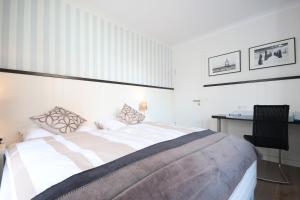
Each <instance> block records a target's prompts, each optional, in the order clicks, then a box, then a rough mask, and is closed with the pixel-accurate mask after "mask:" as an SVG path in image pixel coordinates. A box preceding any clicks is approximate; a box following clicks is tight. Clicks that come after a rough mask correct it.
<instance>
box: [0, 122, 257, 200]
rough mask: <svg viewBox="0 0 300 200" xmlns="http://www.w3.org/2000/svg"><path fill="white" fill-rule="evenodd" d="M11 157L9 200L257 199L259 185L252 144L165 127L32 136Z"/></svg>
mask: <svg viewBox="0 0 300 200" xmlns="http://www.w3.org/2000/svg"><path fill="white" fill-rule="evenodd" d="M188 145H189V146H188ZM193 148H194V149H193ZM157 149H161V150H160V151H157ZM5 156H6V163H5V167H4V172H3V178H2V183H1V189H0V199H5V200H9V199H13V200H15V199H16V200H23V199H24V200H26V199H32V198H33V199H82V198H83V197H84V198H85V199H129V198H128V197H130V199H231V200H236V199H253V194H254V188H255V185H256V152H255V149H254V148H253V146H252V145H250V144H249V143H247V142H245V141H243V140H240V139H237V138H235V137H233V136H228V135H226V134H223V133H214V132H213V131H210V130H205V129H199V128H185V127H176V126H172V125H166V124H160V123H140V124H137V125H130V126H126V127H121V128H118V129H116V130H97V129H89V130H85V131H78V132H75V133H72V134H67V135H53V136H46V137H43V138H35V139H30V140H27V141H25V142H22V143H18V144H15V145H12V146H11V147H10V148H8V149H7V150H6V152H5ZM162 158H163V159H162ZM172 159H173V160H172ZM195 159H196V161H197V163H196V164H194V165H191V164H190V163H195ZM162 160H163V162H161V161H162ZM168 160H169V161H168ZM116 166H117V167H116ZM141 166H142V167H141ZM154 168H155V173H154V172H153V171H151V170H153V169H154ZM104 172H105V173H104ZM141 174H144V175H143V176H141ZM162 177H164V178H162ZM137 180H138V181H137ZM95 184H96V185H95ZM95 188H97V189H96V190H95ZM181 195H182V196H181Z"/></svg>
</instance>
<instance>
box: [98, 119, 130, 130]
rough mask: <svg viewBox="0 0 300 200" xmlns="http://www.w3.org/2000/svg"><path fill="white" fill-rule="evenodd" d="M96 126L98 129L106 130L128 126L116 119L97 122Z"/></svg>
mask: <svg viewBox="0 0 300 200" xmlns="http://www.w3.org/2000/svg"><path fill="white" fill-rule="evenodd" d="M95 125H96V127H97V128H98V129H105V130H111V131H113V130H117V129H120V128H123V127H125V126H127V125H126V124H124V123H122V122H120V121H118V120H116V119H101V120H99V121H96V122H95Z"/></svg>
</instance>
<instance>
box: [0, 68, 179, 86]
mask: <svg viewBox="0 0 300 200" xmlns="http://www.w3.org/2000/svg"><path fill="white" fill-rule="evenodd" d="M0 72H5V73H13V74H25V75H32V76H43V77H52V78H62V79H72V80H80V81H91V82H99V83H110V84H119V85H130V86H138V87H148V88H157V89H164V90H174V88H169V87H160V86H153V85H143V84H136V83H126V82H118V81H108V80H99V79H92V78H82V77H75V76H64V75H56V74H48V73H40V72H30V71H22V70H14V69H4V68H0Z"/></svg>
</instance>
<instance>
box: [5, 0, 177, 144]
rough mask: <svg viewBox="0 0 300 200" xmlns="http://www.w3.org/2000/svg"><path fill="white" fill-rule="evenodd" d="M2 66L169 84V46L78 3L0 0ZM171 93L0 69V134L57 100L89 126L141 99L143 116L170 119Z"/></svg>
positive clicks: (12, 134)
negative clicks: (14, 72) (144, 109)
mask: <svg viewBox="0 0 300 200" xmlns="http://www.w3.org/2000/svg"><path fill="white" fill-rule="evenodd" d="M0 68H5V69H12V70H22V71H33V72H41V73H50V74H58V75H67V76H75V77H84V78H93V79H101V80H110V81H118V82H127V83H136V84H143V85H152V86H160V87H173V80H172V50H171V49H170V48H169V47H168V46H167V45H165V44H163V43H161V42H158V41H156V40H154V39H151V38H150V37H148V36H145V35H142V34H139V33H137V32H135V31H132V30H129V28H127V27H124V26H122V25H118V24H115V23H114V22H112V21H110V20H109V19H105V18H103V16H102V15H101V13H100V12H99V11H98V10H97V9H93V8H91V7H89V6H88V5H87V3H86V2H85V1H83V0H81V1H78V0H22V1H20V0H0ZM173 94H174V93H173V91H172V90H160V89H153V88H145V87H135V86H126V85H116V84H107V83H97V82H86V81H78V80H67V79H57V78H47V77H38V76H30V75H20V74H8V73H0V137H4V139H5V141H6V143H12V142H14V141H16V140H17V131H18V130H20V129H23V128H24V127H26V126H28V124H30V121H29V117H30V116H33V115H36V114H40V113H42V112H45V111H47V110H49V109H51V108H53V107H54V106H57V105H60V106H63V107H65V108H66V109H69V110H72V111H74V112H76V113H78V114H80V115H82V116H83V117H85V118H86V119H88V121H89V123H93V122H94V121H95V120H96V119H99V118H100V117H112V116H114V115H115V114H116V112H117V110H118V109H120V108H121V107H122V105H123V103H128V104H130V105H132V106H134V107H136V106H137V105H138V103H139V102H140V101H143V100H147V102H148V106H149V110H148V112H147V113H146V116H147V118H146V119H147V120H154V121H166V122H174V113H173V108H174V107H173V100H174V98H173Z"/></svg>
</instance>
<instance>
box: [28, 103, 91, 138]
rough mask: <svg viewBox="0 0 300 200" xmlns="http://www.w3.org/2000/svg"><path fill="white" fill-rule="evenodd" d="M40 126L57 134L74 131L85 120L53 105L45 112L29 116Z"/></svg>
mask: <svg viewBox="0 0 300 200" xmlns="http://www.w3.org/2000/svg"><path fill="white" fill-rule="evenodd" d="M30 119H31V120H32V121H34V122H35V123H37V124H38V125H39V126H41V127H42V128H44V129H46V130H48V131H50V132H52V133H58V134H65V133H71V132H75V131H76V130H77V129H78V128H79V127H80V125H81V124H83V123H84V122H85V121H86V120H85V119H83V118H82V117H80V116H79V115H77V114H76V113H73V112H71V111H68V110H66V109H64V108H61V107H55V108H53V109H52V110H50V111H49V112H47V113H44V114H42V115H39V116H33V117H31V118H30Z"/></svg>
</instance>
